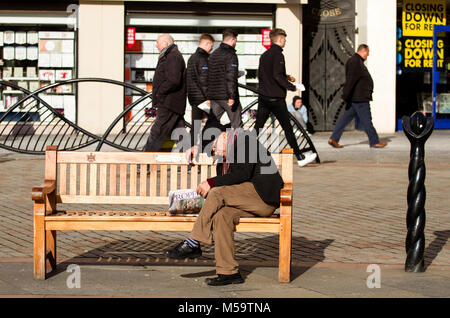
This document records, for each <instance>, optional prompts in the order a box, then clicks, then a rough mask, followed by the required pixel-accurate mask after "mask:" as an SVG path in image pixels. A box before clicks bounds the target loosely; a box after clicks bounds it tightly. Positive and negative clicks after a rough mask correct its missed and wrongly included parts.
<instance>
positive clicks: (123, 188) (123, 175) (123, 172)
mask: <svg viewBox="0 0 450 318" xmlns="http://www.w3.org/2000/svg"><path fill="white" fill-rule="evenodd" d="M119 169H120V178H119V195H121V196H126V195H127V165H126V164H120V165H119Z"/></svg>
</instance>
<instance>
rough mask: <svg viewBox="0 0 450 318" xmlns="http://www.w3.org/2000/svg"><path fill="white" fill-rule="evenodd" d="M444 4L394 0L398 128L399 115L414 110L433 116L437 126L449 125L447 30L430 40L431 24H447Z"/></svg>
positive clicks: (449, 36)
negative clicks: (434, 93)
mask: <svg viewBox="0 0 450 318" xmlns="http://www.w3.org/2000/svg"><path fill="white" fill-rule="evenodd" d="M448 5H449V1H447V0H402V1H397V51H398V52H397V122H398V124H397V128H398V129H401V119H402V117H403V116H410V115H411V114H413V113H414V112H415V111H420V112H423V113H424V114H426V115H427V116H433V117H434V119H435V121H436V124H435V127H436V128H437V129H439V128H440V129H449V128H450V81H449V77H450V54H449V53H450V45H449V43H450V32H437V34H436V39H435V40H433V30H434V26H435V25H439V26H445V25H446V24H447V21H448V14H449V11H448V10H449V9H448ZM434 49H435V50H434ZM433 61H435V70H436V71H435V72H434V74H433ZM433 82H435V85H434V86H435V90H436V97H435V103H433Z"/></svg>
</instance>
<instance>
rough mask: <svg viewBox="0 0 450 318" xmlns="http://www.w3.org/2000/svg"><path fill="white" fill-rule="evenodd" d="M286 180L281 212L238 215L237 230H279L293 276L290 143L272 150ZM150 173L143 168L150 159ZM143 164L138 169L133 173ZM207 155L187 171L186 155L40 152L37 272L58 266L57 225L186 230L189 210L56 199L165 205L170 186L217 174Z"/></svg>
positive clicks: (282, 255) (283, 266)
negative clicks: (89, 207)
mask: <svg viewBox="0 0 450 318" xmlns="http://www.w3.org/2000/svg"><path fill="white" fill-rule="evenodd" d="M272 157H273V159H274V161H275V163H276V164H277V166H278V167H279V171H280V173H281V175H282V177H283V180H284V182H285V187H284V189H283V190H282V191H281V207H280V214H279V215H277V216H274V217H268V218H261V217H254V218H241V219H240V222H239V224H238V225H237V226H236V231H237V232H269V233H279V237H280V240H279V281H280V282H289V281H290V264H291V237H292V172H293V170H292V169H293V167H292V163H293V155H292V151H291V149H285V150H283V153H282V154H273V155H272ZM148 164H149V165H150V172H149V173H147V165H148ZM138 166H140V173H138ZM215 172H216V168H215V165H213V161H212V159H211V158H209V157H207V156H206V154H201V155H200V157H199V160H198V162H196V165H195V166H193V167H192V168H191V169H190V171H189V169H188V162H187V161H186V158H185V155H184V154H183V153H145V152H84V151H57V147H56V146H48V147H47V149H46V153H45V180H44V184H43V185H42V186H41V187H34V188H33V189H32V199H33V209H34V278H35V279H39V280H44V279H45V278H46V274H47V271H51V270H55V269H56V255H57V254H56V231H58V230H60V231H67V230H73V231H82V230H94V231H99V230H108V231H111V230H122V231H132V230H136V231H147V230H148V231H188V232H189V231H191V230H192V227H193V225H194V222H195V220H196V217H192V216H171V215H169V214H168V212H164V211H145V210H143V211H120V212H118V211H113V210H110V211H83V212H81V211H67V210H58V209H57V204H58V203H76V204H108V205H109V204H112V205H114V204H125V205H128V204H132V205H136V204H138V205H141V204H145V205H153V204H156V205H167V208H168V191H170V190H175V189H189V188H194V189H195V188H196V187H197V185H198V183H199V182H201V181H203V180H205V179H206V178H209V177H213V176H215Z"/></svg>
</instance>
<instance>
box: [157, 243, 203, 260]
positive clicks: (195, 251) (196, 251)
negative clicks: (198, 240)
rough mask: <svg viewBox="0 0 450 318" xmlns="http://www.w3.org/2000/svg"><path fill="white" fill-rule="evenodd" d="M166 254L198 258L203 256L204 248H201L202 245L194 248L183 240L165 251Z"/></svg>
mask: <svg viewBox="0 0 450 318" xmlns="http://www.w3.org/2000/svg"><path fill="white" fill-rule="evenodd" d="M164 255H166V256H167V257H170V258H176V259H185V258H197V257H200V256H202V250H201V249H200V246H198V247H197V248H192V247H190V246H189V244H188V243H187V242H186V241H183V242H181V243H180V244H178V245H177V246H175V247H174V248H173V249H172V250H167V251H165V252H164Z"/></svg>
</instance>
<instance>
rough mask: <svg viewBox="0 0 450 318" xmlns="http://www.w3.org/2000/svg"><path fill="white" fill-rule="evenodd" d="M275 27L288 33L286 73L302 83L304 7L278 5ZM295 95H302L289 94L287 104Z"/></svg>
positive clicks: (284, 51) (285, 51) (298, 92)
mask: <svg viewBox="0 0 450 318" xmlns="http://www.w3.org/2000/svg"><path fill="white" fill-rule="evenodd" d="M275 23H276V25H275V27H277V28H281V29H283V30H285V31H286V33H287V37H286V46H285V47H284V50H283V54H284V58H285V60H286V73H287V74H289V75H291V76H294V77H295V80H296V83H301V82H302V55H303V54H302V52H303V46H302V43H303V39H302V37H303V36H302V34H303V25H302V6H301V5H300V4H280V5H277V11H276V17H275ZM295 95H301V93H300V91H296V92H291V91H288V92H287V97H286V102H287V103H288V104H290V103H291V102H292V98H293V97H294V96H295Z"/></svg>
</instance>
